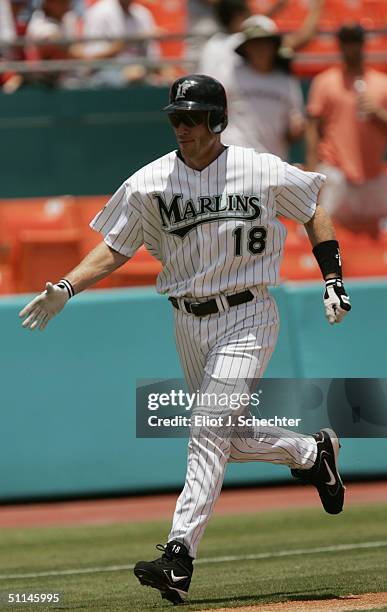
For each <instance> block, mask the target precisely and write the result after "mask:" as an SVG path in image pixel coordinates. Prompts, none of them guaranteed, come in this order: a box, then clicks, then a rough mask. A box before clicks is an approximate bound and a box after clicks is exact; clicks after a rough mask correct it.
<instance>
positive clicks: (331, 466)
mask: <svg viewBox="0 0 387 612" xmlns="http://www.w3.org/2000/svg"><path fill="white" fill-rule="evenodd" d="M313 437H314V439H315V440H316V442H317V457H316V462H315V464H314V466H313V467H312V468H310V469H309V470H291V473H292V476H294V478H299V479H300V480H301V481H302V482H304V483H310V484H312V485H314V486H315V487H316V488H317V491H318V494H319V496H320V499H321V503H322V505H323V506H324V510H325V512H328V514H339V512H341V511H342V509H343V505H344V491H345V487H344V485H343V481H342V480H341V478H340V474H339V470H338V466H337V459H338V455H339V449H340V444H339V439H338V437H337V435H336V433H335V432H334V431H333V430H332V429H321V430H320V431H319V432H318V433H316V434H314V436H313Z"/></svg>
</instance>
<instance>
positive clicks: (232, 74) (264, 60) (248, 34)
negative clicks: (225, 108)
mask: <svg viewBox="0 0 387 612" xmlns="http://www.w3.org/2000/svg"><path fill="white" fill-rule="evenodd" d="M280 44H281V36H280V34H279V32H278V29H277V26H276V24H275V23H274V21H272V20H271V19H270V18H269V17H265V16H263V15H253V16H252V17H249V18H248V19H246V21H245V22H244V29H243V31H242V32H241V33H240V34H235V35H234V36H233V37H230V39H229V40H228V41H227V46H226V52H225V55H226V57H227V61H223V62H222V63H221V64H220V63H218V68H217V70H216V74H214V72H213V73H212V76H216V78H217V79H218V80H219V81H220V82H221V83H222V84H223V86H224V87H225V89H226V91H227V94H228V100H229V124H228V127H227V129H226V130H225V131H224V134H223V142H224V143H226V144H235V145H239V146H246V147H251V148H253V149H255V150H257V151H259V152H261V153H273V154H274V155H277V156H278V157H281V158H282V159H287V157H288V148H289V145H290V143H291V142H294V141H296V140H298V139H299V138H301V136H302V135H303V130H304V117H303V99H302V91H301V87H300V84H299V83H298V81H297V80H296V79H295V78H294V77H293V76H291V75H289V74H287V73H286V72H284V71H283V70H281V69H278V68H277V67H276V57H277V53H278V50H279V48H280Z"/></svg>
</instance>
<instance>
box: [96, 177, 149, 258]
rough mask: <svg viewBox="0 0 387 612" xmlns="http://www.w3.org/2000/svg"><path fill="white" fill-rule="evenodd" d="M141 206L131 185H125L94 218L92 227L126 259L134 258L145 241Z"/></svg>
mask: <svg viewBox="0 0 387 612" xmlns="http://www.w3.org/2000/svg"><path fill="white" fill-rule="evenodd" d="M141 204H142V202H141V199H140V198H139V197H137V196H136V195H135V194H133V193H132V191H131V188H130V185H128V184H127V183H123V185H121V187H119V189H117V191H116V192H115V194H114V195H113V196H112V197H111V198H110V200H109V201H108V203H107V204H106V205H105V206H104V208H103V209H102V210H101V211H100V212H99V213H98V214H97V215H96V216H95V217H94V219H93V220H92V221H91V223H90V227H91V228H92V229H93V230H95V231H96V232H101V234H102V235H103V237H104V241H105V242H106V244H107V245H109V246H110V247H111V248H112V249H114V250H115V251H118V252H119V253H121V254H122V255H125V257H132V256H133V255H134V253H135V252H136V251H137V249H138V248H139V247H140V246H141V245H142V244H143V241H144V239H143V229H142V217H141Z"/></svg>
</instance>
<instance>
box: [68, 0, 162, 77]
mask: <svg viewBox="0 0 387 612" xmlns="http://www.w3.org/2000/svg"><path fill="white" fill-rule="evenodd" d="M158 32H159V30H158V28H157V27H156V24H155V21H154V19H153V16H152V13H151V12H150V11H149V10H148V9H147V8H145V7H144V6H142V5H141V4H136V3H135V2H132V0H98V1H97V2H96V3H95V4H93V5H92V6H91V7H89V8H88V9H87V10H86V13H85V18H84V36H85V37H112V38H120V37H122V38H125V37H128V36H143V37H144V38H145V40H144V41H140V42H136V43H127V42H123V41H115V42H104V41H100V42H93V43H88V44H86V45H83V47H82V48H80V47H79V48H78V52H77V55H78V56H79V57H84V58H88V59H110V58H120V59H128V60H133V58H136V57H144V56H145V57H146V58H148V59H159V57H160V48H159V45H158V44H157V43H156V42H153V41H148V40H146V38H147V37H149V36H152V35H153V36H154V35H156V34H157V33H158ZM146 74H147V68H146V67H145V66H144V65H143V64H141V63H140V62H138V63H135V64H130V65H128V66H126V67H122V66H121V67H120V68H116V67H113V68H106V69H105V68H104V69H103V70H100V71H98V73H97V74H96V75H95V78H94V81H95V84H109V85H116V86H121V85H125V84H127V83H129V82H133V81H139V80H142V79H144V77H145V76H146Z"/></svg>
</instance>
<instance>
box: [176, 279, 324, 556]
mask: <svg viewBox="0 0 387 612" xmlns="http://www.w3.org/2000/svg"><path fill="white" fill-rule="evenodd" d="M254 291H255V293H256V297H255V299H254V300H253V301H251V302H248V303H246V304H240V305H239V306H234V307H232V308H229V309H228V310H225V311H223V312H220V313H218V314H214V315H210V316H207V317H195V316H194V315H190V314H187V313H185V312H183V311H182V310H177V309H174V316H175V335H176V344H177V348H178V352H179V356H180V361H181V364H182V366H183V370H184V374H185V378H186V381H187V383H188V387H189V390H190V392H191V393H195V392H197V391H199V392H200V393H214V392H215V393H217V394H230V393H251V392H253V391H254V390H255V388H256V384H257V382H258V380H259V378H261V377H262V375H263V373H264V371H265V369H266V366H267V364H268V363H269V360H270V357H271V355H272V353H273V350H274V348H275V345H276V342H277V336H278V329H279V319H278V310H277V306H276V303H275V301H274V299H273V298H272V297H271V296H270V295H269V293H268V291H267V289H266V288H265V287H259V288H257V287H256V288H254ZM195 301H196V300H195ZM192 413H193V414H195V413H196V414H206V415H210V414H211V415H216V416H219V415H220V414H222V416H223V415H224V416H225V417H226V420H227V416H226V415H228V414H229V413H230V410H229V409H228V408H222V407H219V406H215V407H214V406H211V407H208V406H195V407H194V409H193V411H192ZM238 414H240V413H238ZM191 416H192V415H191ZM226 429H227V428H226ZM233 433H234V432H233ZM315 459H316V442H315V440H314V438H313V437H312V436H303V435H301V434H300V433H294V432H292V431H289V430H285V429H281V428H278V427H260V428H254V429H253V430H252V433H251V428H250V433H249V436H248V437H243V435H239V436H238V435H237V436H235V435H232V436H231V427H229V428H228V429H227V430H226V432H225V429H224V427H223V428H221V430H220V429H219V430H217V428H216V427H213V426H211V427H206V426H205V425H203V426H201V427H200V428H195V430H194V431H191V435H190V439H189V442H188V460H187V474H186V480H185V484H184V488H183V490H182V492H181V494H180V496H179V498H178V500H177V504H176V509H175V513H174V517H173V524H172V528H171V531H170V534H169V537H168V541H171V540H179V541H180V542H182V543H183V544H185V546H186V547H187V549H188V551H189V554H190V555H191V556H192V557H195V556H196V551H197V548H198V545H199V542H200V539H201V537H202V535H203V532H204V529H205V527H206V524H207V522H208V520H209V518H210V516H211V514H212V511H213V508H214V506H215V502H216V500H217V498H218V496H219V493H220V491H221V488H222V484H223V479H224V474H225V469H226V465H227V462H229V461H230V462H231V461H234V462H235V461H237V462H244V461H268V462H270V463H281V464H285V465H288V466H289V467H291V468H305V469H307V468H309V467H312V465H313V463H314V461H315Z"/></svg>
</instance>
